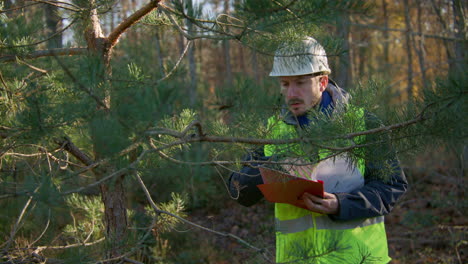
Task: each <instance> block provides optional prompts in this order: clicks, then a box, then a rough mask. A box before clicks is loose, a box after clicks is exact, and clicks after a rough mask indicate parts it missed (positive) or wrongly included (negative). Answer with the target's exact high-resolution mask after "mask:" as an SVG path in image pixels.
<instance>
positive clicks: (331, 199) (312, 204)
mask: <svg viewBox="0 0 468 264" xmlns="http://www.w3.org/2000/svg"><path fill="white" fill-rule="evenodd" d="M324 196H325V197H324V198H321V197H318V196H315V195H312V194H310V193H307V192H305V193H304V194H303V195H302V196H301V197H300V198H301V199H302V201H303V202H304V204H305V206H306V207H307V208H308V209H309V210H310V211H313V212H317V213H321V214H336V213H338V207H339V203H338V199H337V198H336V195H334V194H333V193H327V192H325V193H324Z"/></svg>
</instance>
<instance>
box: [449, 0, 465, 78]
mask: <svg viewBox="0 0 468 264" xmlns="http://www.w3.org/2000/svg"><path fill="white" fill-rule="evenodd" d="M452 2H453V3H452V5H453V16H454V23H455V29H456V31H455V32H456V33H455V36H456V37H457V40H456V41H455V58H456V60H455V69H456V70H457V71H458V72H460V73H462V72H463V70H465V69H464V68H463V64H464V63H465V59H466V50H467V48H468V45H467V36H466V33H467V30H466V17H465V15H464V14H465V13H466V11H467V8H466V1H461V0H453V1H452Z"/></svg>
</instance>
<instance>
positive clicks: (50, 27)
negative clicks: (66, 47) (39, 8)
mask: <svg viewBox="0 0 468 264" xmlns="http://www.w3.org/2000/svg"><path fill="white" fill-rule="evenodd" d="M44 13H45V18H46V28H47V34H49V35H52V34H55V33H57V32H59V31H60V30H61V28H62V26H61V18H60V16H59V15H58V7H56V6H54V5H48V4H46V5H45V8H44ZM61 47H62V34H58V35H56V36H54V37H53V38H51V39H50V40H49V41H47V48H49V49H53V48H61Z"/></svg>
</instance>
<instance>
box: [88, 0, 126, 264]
mask: <svg viewBox="0 0 468 264" xmlns="http://www.w3.org/2000/svg"><path fill="white" fill-rule="evenodd" d="M90 20H91V21H90V25H89V26H88V28H87V30H86V32H85V35H86V41H87V44H88V49H89V51H90V54H91V56H98V57H99V59H100V63H102V65H103V67H98V68H99V69H102V72H101V73H100V74H99V75H100V77H101V82H102V83H103V85H100V87H102V89H105V91H104V93H103V94H104V97H105V98H103V101H104V105H105V106H106V107H107V108H104V107H101V109H99V111H101V113H100V114H101V115H102V116H103V118H101V119H100V121H101V122H106V121H107V120H109V119H110V117H109V110H110V93H109V86H110V83H109V82H108V80H109V79H110V75H111V68H110V57H111V53H112V47H111V46H110V43H109V42H108V41H107V39H106V38H105V37H104V35H103V33H102V29H101V25H100V22H99V18H98V15H97V10H96V9H93V10H91V13H90ZM96 133H99V132H96V131H94V129H92V130H91V134H92V138H93V139H94V140H93V148H94V153H95V160H96V161H98V160H101V159H103V158H105V157H104V155H103V154H102V153H101V150H100V149H101V146H100V144H102V143H99V142H100V140H95V139H96V138H99V137H102V135H97V134H96ZM115 170H116V168H112V167H111V166H108V167H105V168H101V169H100V170H99V171H98V172H95V174H96V178H97V180H99V179H101V178H102V177H104V176H105V175H108V174H110V173H112V172H113V171H115ZM100 189H101V196H102V197H101V198H102V202H103V203H104V222H105V227H106V240H107V242H108V245H109V247H108V250H107V253H106V258H111V259H112V258H118V257H121V256H122V255H123V253H124V247H123V245H124V243H125V241H126V238H125V237H126V233H127V210H126V208H125V190H124V186H123V176H119V177H117V178H116V179H115V180H114V181H113V182H106V183H103V184H101V186H100ZM119 261H120V260H116V261H111V262H107V263H118V262H119Z"/></svg>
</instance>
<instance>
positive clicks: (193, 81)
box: [186, 0, 197, 106]
mask: <svg viewBox="0 0 468 264" xmlns="http://www.w3.org/2000/svg"><path fill="white" fill-rule="evenodd" d="M187 6H188V10H187V11H188V15H189V16H191V17H193V13H194V10H193V2H192V0H188V1H187ZM186 22H187V28H188V32H189V33H191V32H193V23H192V21H190V19H187V20H186ZM192 41H193V40H192ZM187 56H188V61H189V74H190V82H189V85H188V87H187V89H188V94H189V96H190V105H191V106H194V105H195V102H196V99H197V91H196V89H197V65H196V63H195V44H194V43H192V45H191V46H190V47H189V50H188V55H187Z"/></svg>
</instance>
